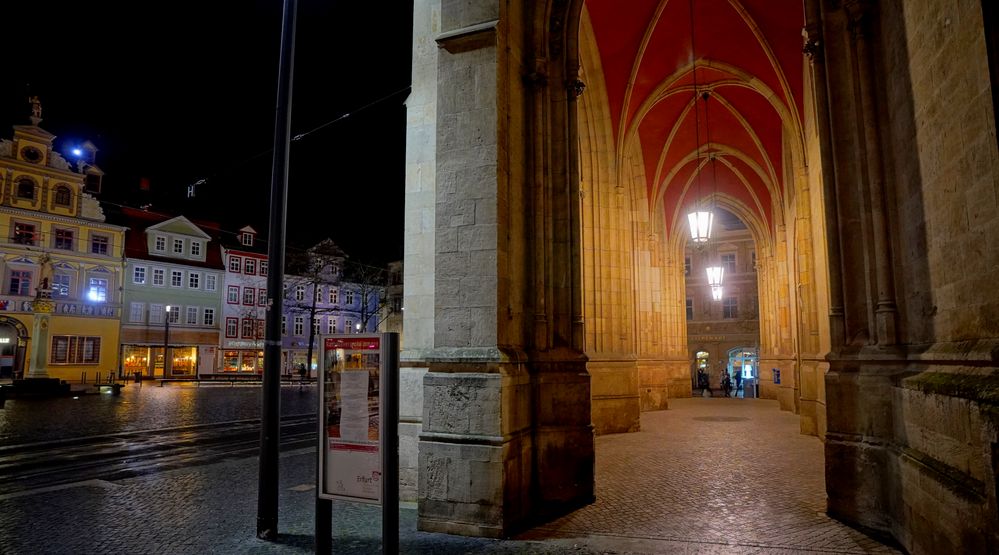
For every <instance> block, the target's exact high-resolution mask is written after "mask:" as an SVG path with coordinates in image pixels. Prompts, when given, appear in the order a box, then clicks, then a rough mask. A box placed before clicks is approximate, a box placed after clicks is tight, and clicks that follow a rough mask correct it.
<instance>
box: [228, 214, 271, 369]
mask: <svg viewBox="0 0 999 555" xmlns="http://www.w3.org/2000/svg"><path fill="white" fill-rule="evenodd" d="M220 249H221V255H222V263H223V264H224V265H225V277H224V279H223V283H222V286H223V289H222V301H221V303H222V320H221V321H220V325H221V334H220V339H221V343H220V346H219V359H218V363H217V365H216V368H217V369H218V371H219V372H237V373H239V372H242V373H247V374H253V373H256V374H259V373H261V372H262V371H263V367H264V351H263V349H264V318H265V315H266V310H267V272H268V268H267V265H268V262H267V245H266V244H264V243H261V242H259V241H257V232H256V230H254V229H253V228H252V227H250V226H246V227H243V228H241V229H240V230H239V231H237V232H236V234H235V237H230V236H228V235H224V236H223V238H222V244H221V246H220Z"/></svg>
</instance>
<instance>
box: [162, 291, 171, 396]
mask: <svg viewBox="0 0 999 555" xmlns="http://www.w3.org/2000/svg"><path fill="white" fill-rule="evenodd" d="M171 308H172V307H171V306H170V305H166V315H165V316H164V318H163V323H164V324H165V325H166V331H165V333H164V334H163V379H166V377H167V365H169V362H168V361H169V360H170V309H171ZM160 383H163V382H160Z"/></svg>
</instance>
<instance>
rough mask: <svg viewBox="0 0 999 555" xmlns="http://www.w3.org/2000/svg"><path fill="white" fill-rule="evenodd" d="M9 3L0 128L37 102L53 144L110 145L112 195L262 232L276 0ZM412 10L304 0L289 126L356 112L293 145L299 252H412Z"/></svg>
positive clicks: (108, 192)
mask: <svg viewBox="0 0 999 555" xmlns="http://www.w3.org/2000/svg"><path fill="white" fill-rule="evenodd" d="M8 4H9V5H8ZM8 4H5V6H4V12H5V14H4V22H5V25H4V29H5V32H4V41H3V43H4V45H5V49H4V61H3V62H2V63H0V137H3V138H8V139H9V138H10V137H11V135H12V130H11V128H10V126H11V125H13V124H27V123H28V115H29V114H30V106H29V104H28V103H27V97H28V96H29V94H30V95H37V96H38V97H39V98H40V99H41V102H42V109H43V113H42V117H43V121H42V123H41V127H42V128H44V129H46V130H48V131H50V132H52V133H54V134H55V135H57V138H56V143H55V146H56V148H57V149H58V150H59V151H61V152H63V153H67V152H68V149H69V147H70V146H71V145H73V144H77V143H79V142H82V141H83V140H87V139H89V140H90V141H91V142H93V143H94V144H96V145H97V147H98V148H99V149H100V150H99V152H98V154H97V164H98V165H99V166H100V167H101V169H102V170H104V172H105V174H106V175H105V179H104V191H103V193H102V194H101V196H100V199H101V200H102V201H108V202H112V203H116V204H126V205H129V206H138V205H140V204H146V203H151V204H152V210H154V211H162V212H166V213H171V214H178V213H182V214H184V215H187V216H189V217H192V216H193V217H195V218H201V219H208V220H211V221H216V222H218V223H219V224H220V225H221V226H222V227H223V228H224V229H227V230H235V229H238V228H239V227H242V226H243V225H246V224H250V225H252V226H254V227H255V228H256V229H257V231H259V232H260V233H261V234H263V235H265V234H266V233H267V227H268V201H269V191H270V171H271V152H270V149H271V146H272V141H273V133H274V106H275V101H276V91H277V88H276V87H277V60H278V50H279V43H280V40H279V39H280V32H281V9H282V4H281V1H280V0H239V1H237V0H198V1H194V0H173V1H170V2H142V1H139V2H136V1H134V0H130V1H114V2H100V1H93V2H87V1H77V2H68V1H44V0H33V1H31V2H10V3H8ZM412 10H413V8H412V3H411V2H405V1H399V0H385V1H382V2H352V1H344V0H299V13H298V29H297V41H296V50H295V83H294V101H293V109H292V135H296V134H300V133H305V132H308V131H310V130H312V129H315V128H317V127H320V126H322V125H323V124H326V123H328V122H331V121H333V120H335V119H337V118H338V117H340V116H342V115H343V114H344V113H350V114H351V115H350V116H349V117H347V118H345V119H342V120H340V121H338V122H336V123H332V124H330V125H328V126H326V127H324V128H322V129H320V130H318V131H315V132H313V133H310V134H308V135H307V136H305V137H304V138H302V139H300V140H298V141H295V142H293V143H292V147H291V166H290V179H289V189H288V191H289V192H288V199H289V201H288V242H289V248H298V247H303V246H308V245H310V244H312V243H315V242H318V241H319V240H320V239H322V238H324V237H327V236H328V237H331V238H332V239H333V240H334V241H335V242H336V243H337V244H339V245H340V246H341V247H342V248H343V249H344V250H345V251H346V252H347V253H348V255H350V257H351V259H355V260H360V261H364V262H368V263H377V264H382V263H384V262H387V261H389V260H395V259H401V258H402V229H403V193H404V149H405V108H404V106H403V102H404V101H405V99H406V96H407V94H408V88H407V87H408V86H409V83H410V56H411V40H412ZM386 97H387V99H385V100H383V101H381V102H377V103H375V104H374V105H372V106H370V107H368V108H366V109H363V110H359V108H361V107H362V106H365V105H368V104H370V103H372V102H374V101H377V100H379V99H382V98H386ZM142 178H146V179H148V180H149V183H150V190H149V191H148V192H143V191H141V190H140V189H139V183H140V180H141V179H142ZM202 178H204V179H206V180H207V182H206V184H204V185H200V186H198V187H197V194H196V196H195V197H194V198H193V199H189V198H187V192H186V191H187V186H188V185H189V184H192V183H194V182H196V181H197V180H199V179H202Z"/></svg>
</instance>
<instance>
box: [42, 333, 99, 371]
mask: <svg viewBox="0 0 999 555" xmlns="http://www.w3.org/2000/svg"><path fill="white" fill-rule="evenodd" d="M100 358H101V338H100V337H80V336H75V335H53V336H52V356H51V357H50V359H49V361H50V362H51V363H52V364H98V363H99V362H100Z"/></svg>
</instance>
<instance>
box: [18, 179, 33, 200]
mask: <svg viewBox="0 0 999 555" xmlns="http://www.w3.org/2000/svg"><path fill="white" fill-rule="evenodd" d="M17 198H24V199H28V200H34V199H35V182H34V181H32V180H30V179H28V178H27V177H22V178H21V179H20V180H18V182H17Z"/></svg>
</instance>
